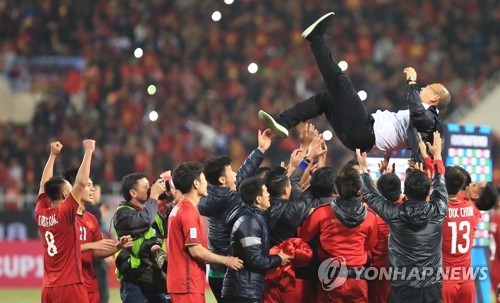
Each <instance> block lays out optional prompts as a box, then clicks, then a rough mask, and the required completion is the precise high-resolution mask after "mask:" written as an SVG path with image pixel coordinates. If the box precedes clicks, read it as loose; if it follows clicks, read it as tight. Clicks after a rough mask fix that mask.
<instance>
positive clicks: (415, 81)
mask: <svg viewBox="0 0 500 303" xmlns="http://www.w3.org/2000/svg"><path fill="white" fill-rule="evenodd" d="M412 82H413V83H412ZM406 83H408V84H415V83H417V80H415V79H413V78H412V77H408V78H406Z"/></svg>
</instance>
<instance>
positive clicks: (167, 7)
mask: <svg viewBox="0 0 500 303" xmlns="http://www.w3.org/2000/svg"><path fill="white" fill-rule="evenodd" d="M361 3H362V4H361ZM215 10H218V11H220V12H221V14H222V19H221V20H220V21H219V22H214V21H213V20H212V18H211V15H212V13H213V12H214V11H215ZM331 10H333V11H335V13H336V15H335V18H334V21H333V27H332V32H331V34H332V35H333V36H335V39H334V41H335V43H334V44H333V45H332V47H333V51H334V53H335V54H338V59H339V60H345V61H347V62H348V63H349V64H350V65H349V69H348V70H347V73H348V74H349V76H350V78H351V79H352V80H353V83H354V84H355V87H356V88H357V89H359V90H361V89H362V90H365V91H366V92H367V93H368V99H367V101H366V106H367V108H368V110H369V111H370V110H372V111H373V110H374V109H378V108H385V109H388V110H397V109H400V108H403V107H405V103H406V101H405V100H406V99H405V96H404V93H405V89H404V88H405V85H406V83H404V81H401V77H402V76H401V75H402V71H403V68H404V67H406V66H419V68H420V70H419V71H420V74H421V75H427V77H426V78H422V79H420V78H419V80H420V81H421V82H423V83H424V82H431V81H436V80H439V81H441V82H442V83H443V84H444V85H445V86H446V87H448V88H450V91H451V94H452V96H453V100H452V103H451V104H450V106H449V107H448V108H447V109H446V110H445V111H443V112H442V113H441V116H442V117H443V118H445V117H446V116H447V115H448V114H449V113H450V112H451V111H452V110H453V109H454V108H456V106H458V105H460V104H462V103H475V102H478V89H479V87H480V85H481V84H482V83H484V82H485V81H486V80H487V79H488V78H490V77H491V75H492V74H493V73H494V72H495V71H496V70H498V69H499V62H500V39H499V36H498V33H497V30H496V29H498V28H499V25H500V7H499V6H498V4H497V2H496V1H493V0H485V1H481V0H464V1H459V2H457V1H453V0H443V1H439V2H436V1H432V0H423V1H419V2H411V1H394V0H374V1H363V2H360V1H345V2H343V4H340V2H338V3H337V5H335V6H332V2H329V1H317V0H314V1H306V0H275V1H265V0H255V1H248V0H242V1H235V2H234V3H233V4H231V5H226V4H224V3H222V2H221V1H216V0H206V1H202V2H200V1H180V0H178V1H157V0H153V1H140V0H128V1H125V2H122V1H114V0H89V1H67V0H63V1H53V0H41V1H35V2H34V1H28V0H18V1H9V0H7V1H0V37H2V39H1V40H0V58H2V57H6V58H7V57H8V58H14V59H12V60H14V61H15V57H17V58H31V57H36V56H80V57H82V58H83V59H84V60H85V62H86V64H85V68H84V70H83V71H82V72H79V71H78V70H75V69H71V70H69V71H68V75H67V76H64V77H62V76H61V77H52V78H50V79H51V80H50V81H51V82H48V83H45V84H44V83H42V84H40V83H38V82H36V81H38V80H36V79H33V82H32V85H31V86H32V87H31V89H32V90H35V89H36V90H40V92H41V98H40V102H39V104H38V106H37V107H36V110H35V113H34V115H33V119H32V121H31V122H30V123H29V124H28V125H13V124H11V123H8V122H0V144H1V145H2V150H1V152H0V157H1V159H2V160H4V159H12V160H8V161H7V160H4V161H0V162H1V163H2V165H1V166H0V179H2V180H4V179H7V180H5V181H6V182H0V195H1V194H2V192H3V193H4V194H6V192H7V190H8V191H9V193H12V192H17V191H18V192H19V193H22V192H24V193H26V192H27V193H29V192H33V186H32V181H33V180H34V179H37V178H38V176H40V174H41V169H42V162H43V161H39V159H43V155H44V153H43V151H44V146H46V144H47V142H48V141H49V140H50V139H52V138H54V137H57V138H58V139H59V140H60V141H61V142H62V143H63V144H64V146H65V153H64V155H63V156H62V158H63V161H62V163H63V164H62V165H63V166H64V167H68V166H69V165H71V164H72V163H74V162H75V161H78V159H79V158H80V155H81V153H82V150H81V148H80V146H79V144H78V142H79V140H81V138H85V137H93V138H95V139H96V140H97V141H98V142H101V144H100V146H98V147H97V149H96V152H95V155H96V160H95V162H93V167H92V171H93V173H94V176H93V179H94V180H95V181H96V182H98V183H101V184H103V186H104V188H105V189H106V188H107V187H106V184H107V182H110V181H115V180H119V179H120V178H121V177H122V176H124V175H126V174H128V173H131V172H132V171H136V170H141V171H144V172H145V173H146V174H147V175H148V177H150V178H152V177H153V176H156V175H159V173H160V172H161V170H162V169H164V168H165V167H173V166H174V165H173V164H175V163H180V162H184V161H198V160H201V159H204V158H206V157H208V156H212V155H217V154H222V153H225V154H229V155H230V157H231V158H233V159H234V162H235V163H234V164H235V165H239V164H240V163H239V162H240V161H243V159H242V158H241V156H240V155H241V154H247V153H248V152H249V151H250V150H251V148H252V147H253V146H254V145H255V144H256V142H255V138H254V137H255V136H254V135H253V134H254V132H255V129H257V128H259V127H262V126H261V125H260V124H259V122H258V119H257V112H258V109H261V108H262V109H264V110H266V111H269V112H271V113H273V112H277V111H279V110H283V109H284V108H287V107H288V106H289V105H290V104H292V103H295V102H297V101H300V100H302V99H304V98H305V97H309V96H310V92H314V91H319V90H321V89H322V88H323V87H322V85H323V84H322V83H321V77H320V75H319V72H318V70H317V68H316V65H315V64H314V59H313V57H312V54H311V53H310V50H309V47H308V43H306V41H304V40H303V39H302V38H301V37H300V33H301V31H302V30H303V29H304V27H305V26H306V25H309V24H310V23H311V22H313V21H314V20H315V19H316V18H317V17H318V16H321V15H323V14H324V13H325V12H328V11H331ZM138 48H140V51H139V50H138ZM136 49H137V51H136ZM134 53H135V55H136V56H134ZM9 60H11V59H9ZM0 61H1V60H0ZM14 61H12V62H14ZM9 62H10V61H9ZM251 62H255V63H257V64H258V67H259V69H258V72H257V73H255V74H250V73H249V72H248V70H247V67H248V65H249V64H250V63H251ZM9 66H10V65H7V64H0V72H2V71H3V74H4V75H6V77H7V78H9V77H10V78H12V79H18V78H21V76H22V78H23V79H24V76H23V75H21V74H22V72H24V69H22V68H17V69H15V68H11V67H9ZM14 67H15V66H14ZM7 69H8V70H7ZM16 77H17V78H16ZM10 78H9V79H10ZM150 85H154V86H155V92H154V93H153V91H152V90H150V91H149V93H148V87H149V86H150ZM152 110H155V111H156V112H157V113H158V120H156V121H151V120H150V119H149V113H150V112H151V111H152ZM153 120H154V119H153ZM187 121H191V123H190V124H187ZM318 121H320V122H319V123H318V124H317V127H318V129H319V130H325V129H328V125H327V124H326V123H325V121H324V120H323V119H319V120H318ZM208 137H210V138H211V141H212V142H208V140H207V139H208ZM210 143H211V144H210ZM328 144H329V145H330V146H329V150H330V151H331V153H332V156H331V157H330V161H332V163H329V164H330V165H335V164H337V163H343V162H345V161H344V160H345V158H346V157H351V156H352V153H350V152H348V151H347V150H346V149H345V148H344V147H342V146H341V144H339V143H338V142H337V141H336V140H335V139H334V140H333V141H330V142H329V143H328ZM290 145H295V144H287V143H286V142H284V143H282V144H277V145H276V146H275V147H273V150H271V152H270V154H272V153H273V152H274V153H276V154H279V152H283V153H288V151H287V150H286V146H290ZM242 148H243V149H246V151H245V152H244V151H240V150H241V149H242ZM283 150H284V151H283ZM41 156H42V157H41ZM152 163H154V165H153V164H152ZM278 163H279V162H278ZM5 165H6V166H5ZM56 170H57V167H56ZM6 171H7V172H8V173H6ZM12 178H13V179H14V180H13V179H12ZM13 182H14V183H17V184H16V185H13Z"/></svg>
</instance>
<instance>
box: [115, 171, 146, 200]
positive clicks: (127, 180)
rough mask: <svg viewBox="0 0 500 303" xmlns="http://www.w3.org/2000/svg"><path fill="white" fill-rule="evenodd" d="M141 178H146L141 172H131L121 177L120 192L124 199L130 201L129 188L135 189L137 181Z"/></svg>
mask: <svg viewBox="0 0 500 303" xmlns="http://www.w3.org/2000/svg"><path fill="white" fill-rule="evenodd" d="M143 178H146V175H145V174H143V173H132V174H129V175H126V176H125V177H123V178H122V189H121V192H122V196H123V199H125V201H127V202H130V200H132V196H131V195H130V190H131V189H136V188H137V185H138V184H137V182H138V181H139V180H141V179H143Z"/></svg>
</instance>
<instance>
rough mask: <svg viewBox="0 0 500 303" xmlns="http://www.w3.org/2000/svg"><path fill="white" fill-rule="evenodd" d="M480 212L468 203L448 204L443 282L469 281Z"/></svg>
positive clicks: (444, 228) (444, 232)
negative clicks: (472, 251)
mask: <svg viewBox="0 0 500 303" xmlns="http://www.w3.org/2000/svg"><path fill="white" fill-rule="evenodd" d="M480 219H481V212H480V211H479V209H477V207H476V206H475V205H474V204H472V202H470V201H466V200H459V201H458V202H453V201H450V202H449V203H448V213H447V215H446V218H445V220H444V224H443V249H442V250H443V274H444V275H443V282H445V283H446V282H451V283H457V282H461V281H466V280H471V279H472V278H473V270H472V268H471V250H472V246H473V245H474V236H475V234H476V229H477V224H478V223H479V220H480Z"/></svg>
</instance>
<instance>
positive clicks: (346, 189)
mask: <svg viewBox="0 0 500 303" xmlns="http://www.w3.org/2000/svg"><path fill="white" fill-rule="evenodd" d="M335 188H336V189H337V193H338V194H339V196H340V197H341V198H342V199H350V198H352V197H359V195H360V191H361V181H360V179H359V173H358V171H357V170H355V169H354V168H353V167H352V165H350V164H346V165H344V167H343V168H342V170H341V171H340V172H339V175H338V176H337V178H335Z"/></svg>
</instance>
